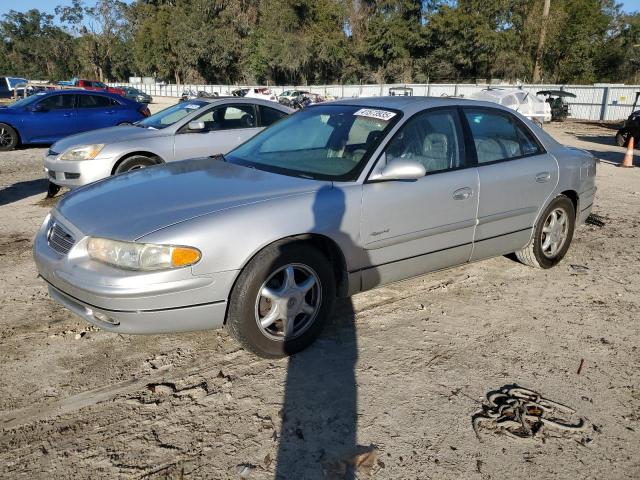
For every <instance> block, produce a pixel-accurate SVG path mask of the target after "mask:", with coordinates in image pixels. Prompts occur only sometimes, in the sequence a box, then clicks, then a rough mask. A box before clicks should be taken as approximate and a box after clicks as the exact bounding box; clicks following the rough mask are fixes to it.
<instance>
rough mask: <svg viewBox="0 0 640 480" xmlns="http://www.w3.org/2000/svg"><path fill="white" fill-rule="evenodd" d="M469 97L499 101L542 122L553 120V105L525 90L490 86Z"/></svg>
mask: <svg viewBox="0 0 640 480" xmlns="http://www.w3.org/2000/svg"><path fill="white" fill-rule="evenodd" d="M469 98H470V99H472V100H482V101H484V102H493V103H497V104H498V105H502V106H505V107H507V108H510V109H512V110H515V111H516V112H518V113H520V114H521V115H524V116H525V117H527V118H529V119H531V120H534V121H537V122H540V123H545V122H550V121H551V105H549V103H547V102H545V101H544V99H543V98H540V97H538V96H537V95H534V94H533V93H530V92H527V91H525V90H506V89H502V88H488V89H485V90H481V91H479V92H476V93H474V94H473V95H471V96H470V97H469Z"/></svg>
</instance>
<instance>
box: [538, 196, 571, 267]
mask: <svg viewBox="0 0 640 480" xmlns="http://www.w3.org/2000/svg"><path fill="white" fill-rule="evenodd" d="M568 226H569V222H568V216H567V212H565V211H564V209H562V208H556V209H555V210H553V211H552V212H551V213H549V215H548V216H547V218H546V220H545V222H544V225H543V227H542V236H541V249H542V253H543V255H545V256H546V257H547V258H553V257H555V256H556V255H557V254H558V252H559V251H560V250H561V249H562V247H563V246H564V243H565V241H566V239H567V232H568Z"/></svg>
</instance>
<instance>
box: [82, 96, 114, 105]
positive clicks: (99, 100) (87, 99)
mask: <svg viewBox="0 0 640 480" xmlns="http://www.w3.org/2000/svg"><path fill="white" fill-rule="evenodd" d="M78 98H79V100H78V108H101V107H109V106H111V105H113V104H114V102H112V99H111V98H109V97H103V96H102V95H79V96H78Z"/></svg>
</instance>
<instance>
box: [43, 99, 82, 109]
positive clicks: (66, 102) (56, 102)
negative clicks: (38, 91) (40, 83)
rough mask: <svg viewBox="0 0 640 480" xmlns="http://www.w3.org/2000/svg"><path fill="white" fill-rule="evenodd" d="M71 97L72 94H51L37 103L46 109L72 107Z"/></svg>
mask: <svg viewBox="0 0 640 480" xmlns="http://www.w3.org/2000/svg"><path fill="white" fill-rule="evenodd" d="M73 97H74V95H51V96H50V97H47V98H45V99H43V100H42V101H41V102H40V103H38V105H40V106H41V107H43V108H46V109H47V110H61V109H65V108H73Z"/></svg>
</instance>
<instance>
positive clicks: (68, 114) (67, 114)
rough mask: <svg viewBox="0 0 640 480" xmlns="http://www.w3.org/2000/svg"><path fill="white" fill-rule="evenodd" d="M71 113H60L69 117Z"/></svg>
mask: <svg viewBox="0 0 640 480" xmlns="http://www.w3.org/2000/svg"><path fill="white" fill-rule="evenodd" d="M71 115H73V113H63V114H62V116H63V117H70V116H71Z"/></svg>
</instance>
